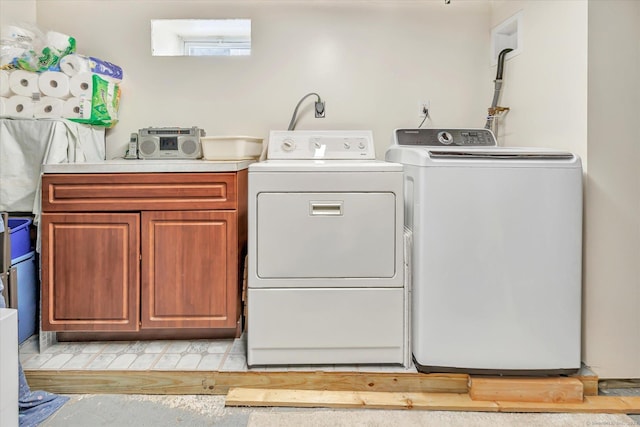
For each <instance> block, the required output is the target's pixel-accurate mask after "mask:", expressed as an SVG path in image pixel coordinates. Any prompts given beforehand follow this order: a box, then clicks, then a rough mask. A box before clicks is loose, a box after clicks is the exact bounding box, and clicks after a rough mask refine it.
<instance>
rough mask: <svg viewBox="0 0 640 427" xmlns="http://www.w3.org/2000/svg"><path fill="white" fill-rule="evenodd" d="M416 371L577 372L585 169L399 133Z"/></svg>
mask: <svg viewBox="0 0 640 427" xmlns="http://www.w3.org/2000/svg"><path fill="white" fill-rule="evenodd" d="M386 159H387V160H389V161H392V162H398V163H402V164H403V165H404V171H405V172H404V173H405V183H404V191H405V223H406V225H407V227H408V228H409V229H411V230H412V231H413V256H412V261H411V264H412V267H411V269H412V273H413V277H412V284H413V285H412V301H413V302H412V324H411V328H412V349H413V358H414V361H415V363H416V367H417V369H418V370H419V371H421V372H461V371H462V372H470V373H474V372H479V373H500V374H525V373H526V374H557V373H570V372H575V371H576V370H578V369H579V368H580V360H581V359H580V334H581V327H580V325H581V265H582V263H581V259H582V168H581V162H580V159H579V158H578V156H576V155H574V154H571V153H566V152H559V151H554V150H545V149H534V148H505V147H497V146H496V141H495V138H494V135H493V134H492V133H491V131H489V130H486V129H448V130H437V129H397V130H395V133H394V144H393V145H392V146H391V147H390V148H389V149H388V150H387V153H386Z"/></svg>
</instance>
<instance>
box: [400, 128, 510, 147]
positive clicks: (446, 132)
mask: <svg viewBox="0 0 640 427" xmlns="http://www.w3.org/2000/svg"><path fill="white" fill-rule="evenodd" d="M394 137H395V143H396V144H397V145H412V146H427V147H496V146H497V145H498V144H497V142H496V138H495V136H494V135H493V132H491V131H490V130H489V129H396V131H395V134H394Z"/></svg>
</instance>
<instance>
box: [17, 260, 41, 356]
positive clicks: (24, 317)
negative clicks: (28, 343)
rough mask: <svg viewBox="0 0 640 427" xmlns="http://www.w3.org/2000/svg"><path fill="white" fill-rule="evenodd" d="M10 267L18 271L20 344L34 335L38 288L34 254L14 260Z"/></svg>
mask: <svg viewBox="0 0 640 427" xmlns="http://www.w3.org/2000/svg"><path fill="white" fill-rule="evenodd" d="M12 261H14V262H12V264H11V266H12V267H15V268H16V270H17V271H18V342H19V343H20V344H22V343H23V342H24V341H25V340H26V339H27V338H29V337H30V336H31V335H33V334H35V333H36V324H37V322H36V319H37V317H38V316H37V307H38V286H37V278H36V271H37V269H36V253H35V252H29V253H27V254H25V255H23V256H21V257H19V258H17V259H15V260H12Z"/></svg>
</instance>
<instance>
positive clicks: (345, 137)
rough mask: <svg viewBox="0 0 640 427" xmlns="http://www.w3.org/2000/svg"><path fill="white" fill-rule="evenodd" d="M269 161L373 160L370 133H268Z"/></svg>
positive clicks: (304, 131) (300, 131) (373, 151)
mask: <svg viewBox="0 0 640 427" xmlns="http://www.w3.org/2000/svg"><path fill="white" fill-rule="evenodd" d="M267 158H268V159H291V160H293V159H295V160H373V159H375V158H376V153H375V147H374V144H373V133H372V132H371V131H357V130H354V131H343V130H340V131H333V130H324V131H306V130H296V131H271V132H270V134H269V146H268V149H267Z"/></svg>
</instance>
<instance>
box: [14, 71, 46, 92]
mask: <svg viewBox="0 0 640 427" xmlns="http://www.w3.org/2000/svg"><path fill="white" fill-rule="evenodd" d="M9 88H10V89H11V91H12V92H13V93H15V94H16V95H22V96H29V97H32V96H33V94H34V93H35V94H40V88H39V86H38V74H37V73H33V72H31V71H24V70H13V71H11V73H10V74H9Z"/></svg>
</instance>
